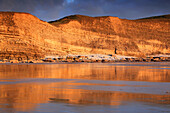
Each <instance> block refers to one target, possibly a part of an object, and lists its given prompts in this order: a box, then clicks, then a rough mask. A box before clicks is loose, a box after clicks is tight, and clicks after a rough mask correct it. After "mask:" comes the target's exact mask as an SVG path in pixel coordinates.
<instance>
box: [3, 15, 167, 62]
mask: <svg viewBox="0 0 170 113" xmlns="http://www.w3.org/2000/svg"><path fill="white" fill-rule="evenodd" d="M169 45H170V15H165V16H160V17H152V18H145V19H139V20H126V19H119V18H117V17H109V16H108V17H88V16H82V15H73V16H68V17H65V18H63V19H60V20H57V21H53V22H49V23H47V22H44V21H41V20H39V19H38V18H37V17H35V16H33V15H30V14H28V13H14V12H1V13H0V59H19V60H22V59H39V58H43V57H45V56H47V55H66V54H114V53H115V50H117V54H121V55H133V56H145V55H149V54H159V53H162V54H168V53H170V49H169Z"/></svg>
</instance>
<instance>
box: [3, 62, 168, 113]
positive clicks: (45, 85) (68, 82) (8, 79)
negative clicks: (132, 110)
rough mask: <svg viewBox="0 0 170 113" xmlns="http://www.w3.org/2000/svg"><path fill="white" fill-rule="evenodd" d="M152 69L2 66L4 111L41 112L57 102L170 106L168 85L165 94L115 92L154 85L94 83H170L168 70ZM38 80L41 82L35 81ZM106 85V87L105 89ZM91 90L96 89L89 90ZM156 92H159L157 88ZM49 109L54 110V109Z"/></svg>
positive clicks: (106, 66)
mask: <svg viewBox="0 0 170 113" xmlns="http://www.w3.org/2000/svg"><path fill="white" fill-rule="evenodd" d="M150 68H153V67H152V66H149V67H143V66H135V67H134V66H115V65H113V66H110V65H107V64H104V65H103V64H55V65H0V111H2V112H9V113H11V112H18V111H23V112H33V111H38V110H37V108H38V106H40V104H41V103H53V104H55V106H57V105H58V104H61V103H63V104H74V105H83V106H91V105H106V106H107V105H109V106H110V105H112V106H115V107H117V108H119V107H120V106H126V105H128V104H129V103H134V107H135V102H140V103H143V102H144V103H150V104H152V106H153V105H155V104H156V105H157V104H158V105H164V106H165V107H166V105H169V104H170V89H168V86H166V87H167V90H165V91H164V92H163V94H159V93H155V94H150V93H148V92H144V93H139V92H136V93H134V92H130V91H129V92H126V91H125V90H122V91H121V90H120V91H114V87H115V88H117V89H123V88H124V89H126V88H127V90H128V88H129V87H133V88H134V90H138V89H139V90H140V87H146V88H147V87H150V88H151V89H152V87H153V86H144V85H145V84H143V85H141V84H140V85H139V84H135V85H134V86H130V85H129V86H128V85H127V84H112V83H108V82H107V83H108V84H104V83H95V82H93V81H92V80H100V81H105V80H109V81H112V80H125V81H127V82H129V81H147V82H150V81H154V82H157V81H159V82H169V81H170V71H169V70H168V69H165V70H162V69H161V70H160V69H150ZM30 78H31V79H30ZM40 78H41V79H40ZM47 78H53V79H54V78H55V79H56V78H57V80H56V81H53V79H50V80H51V81H49V80H48V79H47ZM35 79H37V80H39V79H40V80H39V81H34V80H35ZM78 79H86V80H87V81H90V82H89V83H87V82H86V83H85V82H82V81H79V80H78ZM27 80H29V82H28V81H27ZM77 81H79V82H77ZM4 83H5V84H4ZM155 84H156V83H155ZM159 84H162V83H158V85H159ZM167 85H169V84H167ZM94 86H96V87H94ZM102 86H105V87H104V88H103V89H102ZM89 87H90V88H93V89H89ZM161 87H162V86H161ZM98 88H99V89H100V90H98ZM133 88H132V89H133ZM158 88H159V87H158ZM106 89H110V90H109V91H107V90H106ZM112 90H113V91H112ZM153 90H155V89H154V88H153ZM94 109H95V108H94ZM48 110H49V111H50V109H48ZM68 112H69V111H68Z"/></svg>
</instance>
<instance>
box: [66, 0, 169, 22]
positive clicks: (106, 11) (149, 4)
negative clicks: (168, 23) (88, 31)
mask: <svg viewBox="0 0 170 113" xmlns="http://www.w3.org/2000/svg"><path fill="white" fill-rule="evenodd" d="M169 4H170V0H74V2H73V3H71V4H69V5H68V8H67V10H71V11H72V12H73V13H78V14H87V15H91V16H95V15H97V16H99V15H101V16H102V15H112V16H118V17H121V18H130V19H133V18H140V17H146V16H151V15H159V14H168V13H170V6H169Z"/></svg>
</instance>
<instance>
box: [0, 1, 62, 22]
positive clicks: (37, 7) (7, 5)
mask: <svg viewBox="0 0 170 113" xmlns="http://www.w3.org/2000/svg"><path fill="white" fill-rule="evenodd" d="M63 4H64V0H0V10H1V11H16V12H28V13H31V14H34V15H35V16H38V17H39V18H41V19H45V20H48V19H50V18H54V17H55V18H56V17H57V16H58V13H59V11H60V10H61V8H62V7H63Z"/></svg>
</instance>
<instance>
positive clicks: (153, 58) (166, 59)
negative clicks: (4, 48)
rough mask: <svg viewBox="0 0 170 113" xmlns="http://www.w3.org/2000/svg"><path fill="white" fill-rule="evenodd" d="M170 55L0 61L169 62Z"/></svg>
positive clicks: (10, 60) (68, 57) (6, 60)
mask: <svg viewBox="0 0 170 113" xmlns="http://www.w3.org/2000/svg"><path fill="white" fill-rule="evenodd" d="M169 61H170V55H155V56H147V57H133V56H122V55H112V54H110V55H101V54H93V55H66V56H46V57H45V58H41V59H28V60H21V59H18V60H13V59H2V60H0V63H62V62H63V63H64V62H68V63H76V62H86V63H113V62H169Z"/></svg>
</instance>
